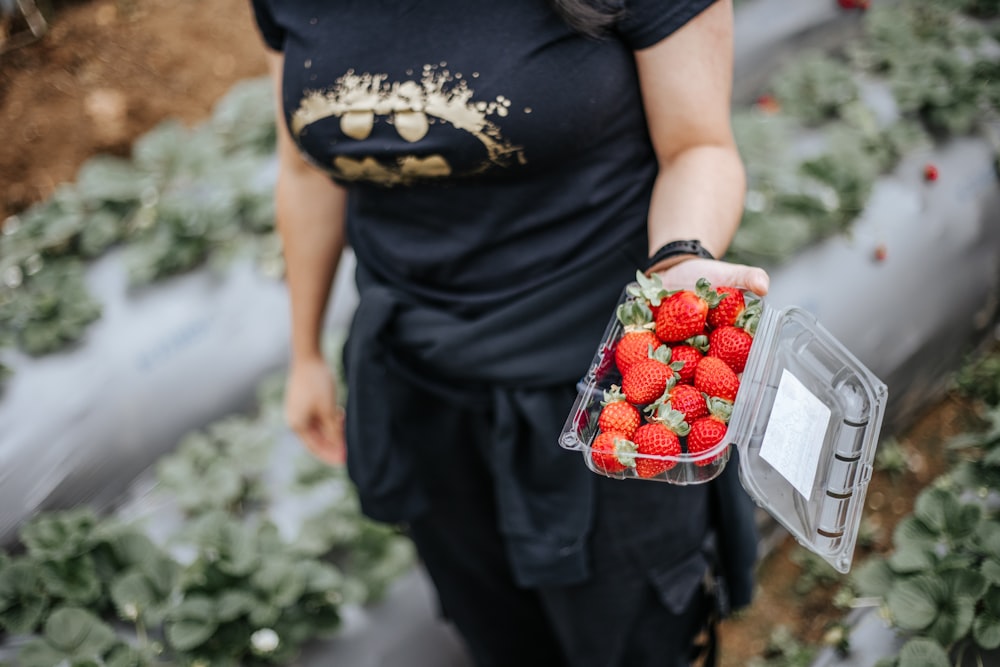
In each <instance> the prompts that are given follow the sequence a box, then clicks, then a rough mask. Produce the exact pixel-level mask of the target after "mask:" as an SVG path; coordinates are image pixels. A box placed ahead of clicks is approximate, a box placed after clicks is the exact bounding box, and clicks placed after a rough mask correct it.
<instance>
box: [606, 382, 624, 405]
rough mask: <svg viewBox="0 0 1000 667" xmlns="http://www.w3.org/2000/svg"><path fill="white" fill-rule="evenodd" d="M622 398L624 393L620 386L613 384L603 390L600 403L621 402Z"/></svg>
mask: <svg viewBox="0 0 1000 667" xmlns="http://www.w3.org/2000/svg"><path fill="white" fill-rule="evenodd" d="M624 400H625V393H624V392H623V391H622V388H621V387H619V386H618V385H616V384H613V385H611V388H610V389H605V390H604V400H603V401H601V405H603V406H607V405H609V404H611V403H621V402H623V401H624Z"/></svg>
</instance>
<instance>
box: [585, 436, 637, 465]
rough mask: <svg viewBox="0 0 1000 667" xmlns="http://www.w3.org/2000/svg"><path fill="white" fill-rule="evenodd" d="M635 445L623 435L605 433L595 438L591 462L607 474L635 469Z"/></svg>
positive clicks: (591, 448) (591, 450)
mask: <svg viewBox="0 0 1000 667" xmlns="http://www.w3.org/2000/svg"><path fill="white" fill-rule="evenodd" d="M634 455H635V444H634V443H633V442H631V441H630V440H629V439H628V438H627V437H625V435H624V434H622V433H612V432H603V433H599V434H597V437H596V438H594V444H593V445H591V447H590V460H591V461H593V462H594V465H596V466H597V467H598V469H600V470H603V471H604V472H607V473H619V472H624V471H625V469H626V468H633V467H635V456H634Z"/></svg>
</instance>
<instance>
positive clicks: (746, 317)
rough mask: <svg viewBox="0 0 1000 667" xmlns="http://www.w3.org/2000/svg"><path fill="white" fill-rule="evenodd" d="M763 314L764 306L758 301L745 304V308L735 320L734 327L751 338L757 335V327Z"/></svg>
mask: <svg viewBox="0 0 1000 667" xmlns="http://www.w3.org/2000/svg"><path fill="white" fill-rule="evenodd" d="M763 312H764V305H763V303H762V302H761V300H760V299H754V300H752V301H750V302H749V303H747V306H746V308H744V309H743V312H742V313H740V315H739V317H737V318H736V323H735V326H737V327H739V328H740V329H743V330H744V331H746V332H747V333H748V334H750V335H751V336H754V335H756V334H757V325H758V324H760V318H761V315H762V314H763Z"/></svg>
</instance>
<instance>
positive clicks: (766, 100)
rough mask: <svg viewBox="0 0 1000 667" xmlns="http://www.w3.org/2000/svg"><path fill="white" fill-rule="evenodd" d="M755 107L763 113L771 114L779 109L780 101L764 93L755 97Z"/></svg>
mask: <svg viewBox="0 0 1000 667" xmlns="http://www.w3.org/2000/svg"><path fill="white" fill-rule="evenodd" d="M757 108H758V109H760V110H761V111H763V112H764V113H768V114H773V113H778V112H779V111H781V103H780V102H778V100H777V99H776V98H775V97H774V95H768V94H767V93H764V94H763V95H761V96H760V97H758V98H757Z"/></svg>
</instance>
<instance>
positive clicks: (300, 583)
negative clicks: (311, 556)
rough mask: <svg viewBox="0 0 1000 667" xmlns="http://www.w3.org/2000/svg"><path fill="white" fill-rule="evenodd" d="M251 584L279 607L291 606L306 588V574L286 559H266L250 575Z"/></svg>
mask: <svg viewBox="0 0 1000 667" xmlns="http://www.w3.org/2000/svg"><path fill="white" fill-rule="evenodd" d="M250 582H251V584H252V585H253V586H254V587H255V588H256V589H257V590H259V591H260V592H261V593H262V594H263V595H264V596H265V597H266V598H267V599H269V600H270V601H271V602H272V603H273V604H275V605H277V606H279V607H289V606H291V605H292V604H294V603H295V601H296V600H298V599H299V597H301V595H302V593H303V592H304V591H305V588H306V578H305V574H304V573H303V572H302V571H301V569H300V568H298V567H297V566H296V564H295V563H293V562H291V561H288V560H285V559H280V560H279V559H272V560H270V561H265V562H264V563H263V564H262V566H261V568H260V569H259V570H257V571H256V572H254V573H253V575H252V576H251V577H250Z"/></svg>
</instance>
